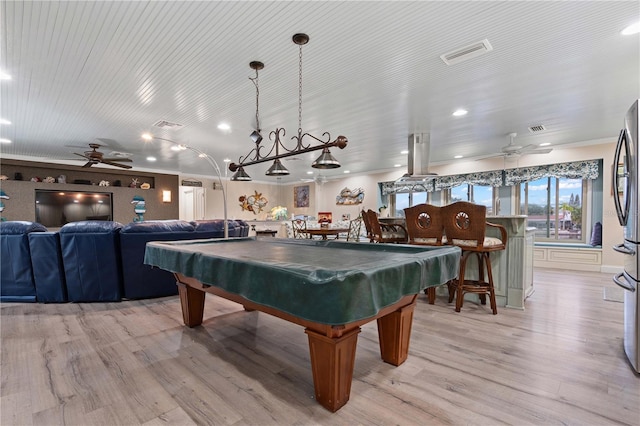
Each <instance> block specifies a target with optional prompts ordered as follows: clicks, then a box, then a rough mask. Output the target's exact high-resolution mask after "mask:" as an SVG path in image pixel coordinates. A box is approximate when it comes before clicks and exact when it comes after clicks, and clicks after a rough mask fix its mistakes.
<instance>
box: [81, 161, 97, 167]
mask: <svg viewBox="0 0 640 426" xmlns="http://www.w3.org/2000/svg"><path fill="white" fill-rule="evenodd" d="M94 164H95V163H94V162H93V161H89V162H87V163H85V164H84V166H82V167H91V166H93V165H94Z"/></svg>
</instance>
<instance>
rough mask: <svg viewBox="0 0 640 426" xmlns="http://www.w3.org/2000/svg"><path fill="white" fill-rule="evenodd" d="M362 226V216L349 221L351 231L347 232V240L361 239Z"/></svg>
mask: <svg viewBox="0 0 640 426" xmlns="http://www.w3.org/2000/svg"><path fill="white" fill-rule="evenodd" d="M361 228H362V216H358V217H357V218H355V219H351V220H350V221H349V232H347V241H360V229H361Z"/></svg>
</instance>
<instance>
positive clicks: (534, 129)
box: [529, 124, 547, 133]
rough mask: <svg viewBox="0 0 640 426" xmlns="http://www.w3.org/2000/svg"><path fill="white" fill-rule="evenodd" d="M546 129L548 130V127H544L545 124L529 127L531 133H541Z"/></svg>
mask: <svg viewBox="0 0 640 426" xmlns="http://www.w3.org/2000/svg"><path fill="white" fill-rule="evenodd" d="M544 130H547V128H546V127H544V125H543V124H537V125H535V126H531V127H529V132H531V133H539V132H542V131H544Z"/></svg>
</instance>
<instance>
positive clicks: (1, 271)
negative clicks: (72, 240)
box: [0, 221, 47, 302]
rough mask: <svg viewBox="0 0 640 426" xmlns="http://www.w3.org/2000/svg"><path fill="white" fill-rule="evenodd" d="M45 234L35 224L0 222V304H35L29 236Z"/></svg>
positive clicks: (41, 228) (37, 224)
mask: <svg viewBox="0 0 640 426" xmlns="http://www.w3.org/2000/svg"><path fill="white" fill-rule="evenodd" d="M46 230H47V228H45V227H44V226H42V225H41V224H39V223H35V222H24V221H9V222H0V253H1V255H0V301H2V302H35V301H36V287H35V283H34V279H33V267H32V265H31V254H30V249H29V234H30V233H32V232H45V231H46Z"/></svg>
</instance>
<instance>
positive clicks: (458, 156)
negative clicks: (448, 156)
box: [453, 155, 462, 158]
mask: <svg viewBox="0 0 640 426" xmlns="http://www.w3.org/2000/svg"><path fill="white" fill-rule="evenodd" d="M453 158H462V155H456V156H454V157H453Z"/></svg>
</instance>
